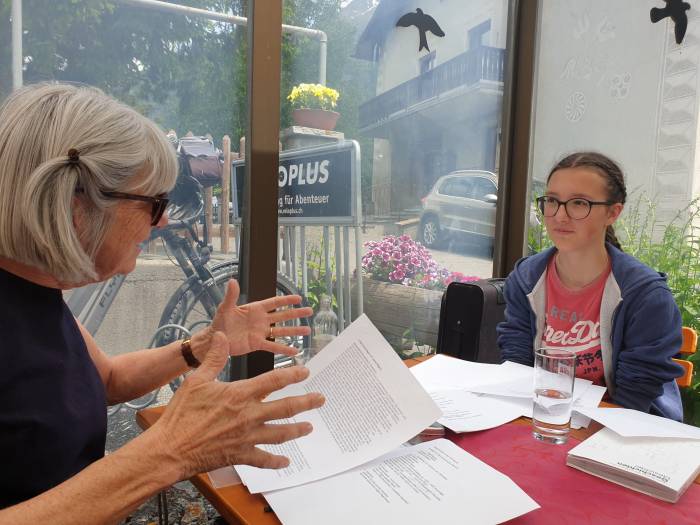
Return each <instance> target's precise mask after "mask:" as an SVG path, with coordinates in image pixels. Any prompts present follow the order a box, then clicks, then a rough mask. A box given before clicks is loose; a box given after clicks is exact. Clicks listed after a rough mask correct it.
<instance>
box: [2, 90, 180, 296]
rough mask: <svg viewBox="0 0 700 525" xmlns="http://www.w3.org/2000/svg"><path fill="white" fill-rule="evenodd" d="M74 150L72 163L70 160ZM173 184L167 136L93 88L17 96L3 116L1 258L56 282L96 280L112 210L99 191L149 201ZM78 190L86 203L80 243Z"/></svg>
mask: <svg viewBox="0 0 700 525" xmlns="http://www.w3.org/2000/svg"><path fill="white" fill-rule="evenodd" d="M73 149H75V150H76V151H77V152H78V154H79V160H78V161H77V162H71V161H70V158H69V157H68V152H69V150H73ZM135 175H139V177H135ZM176 177H177V158H176V156H175V152H174V149H173V147H172V145H170V144H169V143H168V140H167V139H166V137H165V133H164V132H162V131H161V130H160V129H159V128H158V127H157V126H156V125H155V124H154V123H153V122H151V121H150V120H148V119H147V118H146V117H144V116H142V115H140V114H139V113H137V112H136V111H134V110H133V109H131V108H130V107H128V106H126V105H124V104H122V103H120V102H118V101H117V100H115V99H113V98H111V97H109V96H107V95H106V94H104V93H103V92H102V91H100V90H99V89H96V88H92V87H87V86H78V85H72V84H59V83H41V84H35V85H30V86H26V87H24V88H22V89H19V90H17V91H15V92H14V93H12V94H11V95H10V96H9V97H8V98H7V100H6V101H5V102H4V103H3V105H2V106H1V107H0V256H3V257H6V258H8V259H12V260H14V261H17V262H20V263H23V264H26V265H29V266H33V267H36V268H39V269H41V270H43V271H46V272H48V273H49V274H51V275H52V276H53V277H54V278H56V279H57V280H58V281H60V282H63V283H80V282H86V281H94V280H96V279H98V278H99V276H98V275H97V272H96V270H95V264H94V260H95V255H96V253H97V252H98V250H99V248H100V246H101V244H102V242H103V240H104V236H105V233H106V232H107V229H108V228H109V225H110V223H111V221H112V219H113V214H112V213H111V210H110V208H112V207H114V206H115V204H116V201H114V200H110V199H106V198H104V197H103V195H102V193H101V192H103V191H122V192H128V191H131V192H134V191H137V192H139V193H143V194H145V195H156V194H159V193H165V192H168V191H170V190H171V189H172V187H173V186H174V184H175V179H176ZM77 189H80V190H81V192H82V193H81V194H80V198H81V200H82V201H83V202H85V206H84V207H81V208H84V212H83V213H84V216H83V217H81V219H83V220H81V226H84V227H82V228H81V232H80V234H78V232H77V231H76V229H75V227H74V217H73V214H74V209H73V203H74V199H75V197H76V190H77Z"/></svg>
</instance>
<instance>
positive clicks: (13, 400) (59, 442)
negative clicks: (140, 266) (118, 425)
mask: <svg viewBox="0 0 700 525" xmlns="http://www.w3.org/2000/svg"><path fill="white" fill-rule="evenodd" d="M106 405H107V401H106V396H105V389H104V385H103V383H102V381H101V379H100V376H99V374H98V372H97V369H96V368H95V365H94V363H93V362H92V359H91V358H90V355H89V354H88V351H87V347H86V346H85V341H84V339H83V337H82V335H81V334H80V330H79V329H78V325H77V324H76V322H75V319H74V318H73V315H72V314H71V312H70V310H69V309H68V307H67V306H66V304H65V302H63V296H62V294H61V291H60V290H56V289H53V288H45V287H43V286H39V285H37V284H34V283H31V282H29V281H25V280H24V279H21V278H19V277H17V276H16V275H13V274H11V273H8V272H6V271H4V270H1V269H0V508H4V507H8V506H10V505H14V504H16V503H20V502H22V501H24V500H27V499H30V498H32V497H34V496H37V495H38V494H41V493H42V492H45V491H47V490H49V489H50V488H52V487H54V486H56V485H58V484H60V483H62V482H63V481H65V480H67V479H68V478H70V477H72V476H73V475H75V474H76V473H78V472H80V471H81V470H82V469H84V468H85V467H87V466H88V465H90V463H92V462H94V461H96V460H98V459H100V458H101V457H103V456H104V449H105V438H106V435H107V411H106Z"/></svg>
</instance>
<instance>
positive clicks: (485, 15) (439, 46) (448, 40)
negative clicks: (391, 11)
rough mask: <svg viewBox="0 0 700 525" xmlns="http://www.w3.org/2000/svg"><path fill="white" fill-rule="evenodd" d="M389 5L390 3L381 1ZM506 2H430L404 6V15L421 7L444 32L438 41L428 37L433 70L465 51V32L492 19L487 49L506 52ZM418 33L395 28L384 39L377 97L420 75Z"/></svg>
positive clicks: (457, 0)
mask: <svg viewBox="0 0 700 525" xmlns="http://www.w3.org/2000/svg"><path fill="white" fill-rule="evenodd" d="M384 1H391V0H384ZM506 5H507V2H506V0H443V1H440V0H429V1H415V2H409V3H407V4H406V13H409V12H411V11H415V10H416V8H418V7H420V8H421V9H422V10H423V12H424V13H426V14H428V15H430V16H432V17H433V18H434V19H435V20H436V21H437V23H438V24H439V25H440V27H441V28H442V30H443V31H444V32H445V36H444V37H442V38H440V37H436V36H435V35H433V34H432V33H427V34H426V35H427V41H428V47H430V50H431V51H435V66H438V65H440V64H442V63H443V62H447V61H448V60H449V59H451V58H454V57H455V56H457V55H459V54H461V53H464V52H465V51H466V50H467V47H468V46H467V42H468V38H467V31H468V30H469V29H471V28H473V27H476V26H478V25H479V24H481V23H482V22H485V21H486V20H489V19H491V32H490V34H489V42H488V44H487V45H489V46H492V47H500V48H505V42H506V27H505V26H506V14H507V13H506ZM427 54H428V52H427V51H426V50H425V49H423V50H421V52H420V53H418V30H417V29H416V28H415V27H413V26H411V27H396V28H394V29H393V30H392V31H391V33H390V34H389V36H388V37H387V39H386V41H385V44H384V48H383V50H382V57H381V60H380V64H379V69H378V80H377V94H380V93H383V92H384V91H388V90H389V89H391V88H393V87H395V86H397V85H399V84H401V83H403V82H406V81H407V80H410V79H412V78H415V77H417V76H418V75H419V73H420V69H419V67H420V66H419V58H420V57H422V56H424V55H427Z"/></svg>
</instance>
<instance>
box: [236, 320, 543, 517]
mask: <svg viewBox="0 0 700 525" xmlns="http://www.w3.org/2000/svg"><path fill="white" fill-rule="evenodd" d="M307 367H308V368H309V369H310V372H311V373H310V375H309V377H308V378H307V379H306V380H304V381H303V382H302V383H299V384H296V385H289V386H288V387H286V388H284V389H282V390H281V391H279V392H275V393H274V394H273V395H272V396H270V397H269V398H268V399H270V400H272V399H277V398H280V397H286V396H293V395H299V394H303V393H305V392H321V393H323V394H324V395H325V397H326V403H325V405H324V406H323V407H321V408H319V409H316V410H311V411H308V412H305V413H303V414H301V415H299V416H297V417H296V418H293V419H288V420H281V421H279V422H280V423H284V422H288V421H289V422H291V421H297V420H298V421H310V422H311V423H312V424H313V426H314V431H313V432H312V433H311V434H310V435H308V436H304V437H302V438H299V439H296V440H294V441H291V442H287V443H284V444H281V445H260V448H262V449H265V450H267V451H269V452H272V453H275V454H282V455H285V456H287V457H289V458H290V465H289V466H288V467H287V468H285V469H279V470H268V469H259V468H255V467H251V466H247V465H237V466H235V469H236V471H237V472H238V474H239V476H240V478H241V480H242V482H243V483H244V484H245V485H246V486H247V487H248V490H249V491H250V492H252V493H259V492H262V493H263V496H264V497H265V498H266V499H267V500H268V502H269V503H270V505H271V506H272V508H273V509H274V511H275V512H276V513H277V516H278V517H279V518H280V520H281V521H282V522H283V523H285V524H293V525H294V524H308V523H334V524H339V523H348V524H349V523H358V522H359V523H387V522H390V523H395V522H403V523H407V524H408V523H426V522H433V521H434V520H435V519H439V517H444V518H447V517H451V518H453V517H454V516H458V515H463V516H467V515H468V516H469V517H470V523H471V522H473V523H500V522H503V521H507V520H509V519H512V518H514V517H516V516H519V515H521V514H524V513H526V512H529V511H531V510H534V509H536V508H538V506H537V504H536V503H535V502H534V501H533V500H532V499H531V498H529V497H528V496H527V494H525V493H524V492H523V491H522V490H521V489H520V488H518V487H517V485H515V483H513V482H512V481H511V480H510V479H509V478H508V477H506V476H505V475H503V474H501V473H499V472H497V471H495V470H494V469H493V468H491V467H489V466H488V465H486V464H484V463H482V462H481V461H479V460H478V459H476V458H474V457H473V456H471V455H470V454H468V453H467V452H465V451H464V450H462V449H461V448H459V447H457V446H456V445H454V444H453V443H451V442H448V441H446V440H434V441H430V442H427V443H421V444H419V445H416V446H413V447H403V446H402V444H403V443H404V442H406V441H408V440H409V439H410V438H412V437H413V436H415V435H416V434H418V433H419V432H420V431H421V430H423V429H424V428H425V427H427V426H429V425H430V424H432V423H433V422H435V420H437V419H438V418H439V417H440V416H441V410H440V409H439V408H438V406H437V405H436V404H435V402H434V401H433V400H432V399H431V397H430V396H429V395H428V394H427V393H426V392H425V390H424V389H423V387H422V386H421V385H420V384H419V382H418V381H417V380H416V379H415V378H414V377H413V375H412V374H411V373H410V372H409V369H408V368H406V366H405V365H404V363H403V362H402V361H401V359H399V357H398V356H397V354H396V352H394V350H393V349H392V348H391V347H390V346H389V344H388V343H387V342H386V340H385V339H384V338H383V337H382V336H381V334H380V333H379V331H378V330H377V329H376V328H375V327H374V326H373V325H372V323H371V322H370V321H369V319H368V318H367V317H366V316H362V317H360V318H359V319H358V320H357V321H355V322H354V323H353V324H352V325H351V326H350V327H348V328H347V329H346V330H344V331H343V332H342V333H341V334H340V335H339V336H338V337H337V338H336V339H334V340H333V341H332V342H331V343H330V344H329V345H328V346H326V347H325V348H324V350H323V352H321V353H319V354H318V355H317V356H316V357H314V358H313V359H312V360H311V361H309V362H308V364H307ZM436 516H437V517H438V518H436Z"/></svg>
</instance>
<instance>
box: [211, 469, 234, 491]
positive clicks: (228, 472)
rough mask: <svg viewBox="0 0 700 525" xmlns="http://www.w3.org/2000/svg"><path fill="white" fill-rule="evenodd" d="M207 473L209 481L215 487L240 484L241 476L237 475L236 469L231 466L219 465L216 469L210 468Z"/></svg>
mask: <svg viewBox="0 0 700 525" xmlns="http://www.w3.org/2000/svg"><path fill="white" fill-rule="evenodd" d="M207 475H208V476H209V481H211V484H212V485H213V486H214V488H215V489H220V488H221V487H228V486H230V485H240V484H241V478H240V477H239V476H238V474H237V473H236V469H234V468H233V467H221V468H218V469H216V470H212V471H211V472H207Z"/></svg>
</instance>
